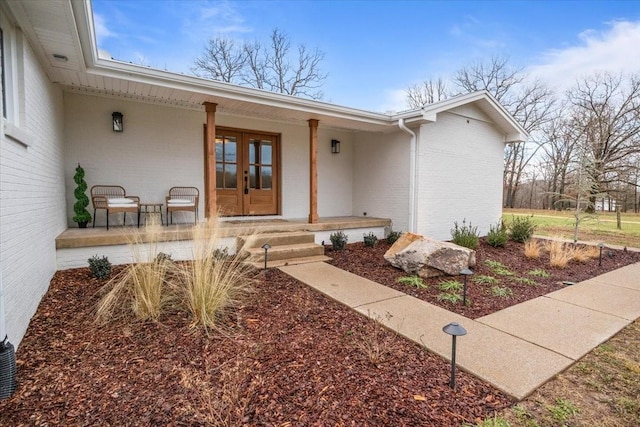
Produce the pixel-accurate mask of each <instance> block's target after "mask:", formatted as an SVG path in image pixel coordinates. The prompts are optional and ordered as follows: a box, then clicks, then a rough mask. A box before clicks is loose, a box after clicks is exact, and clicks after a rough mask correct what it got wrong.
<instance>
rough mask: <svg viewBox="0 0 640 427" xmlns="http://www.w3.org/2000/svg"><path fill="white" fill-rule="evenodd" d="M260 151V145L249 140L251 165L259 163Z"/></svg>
mask: <svg viewBox="0 0 640 427" xmlns="http://www.w3.org/2000/svg"><path fill="white" fill-rule="evenodd" d="M259 149H260V143H259V142H258V141H256V140H255V139H250V140H249V163H257V162H258V150H259Z"/></svg>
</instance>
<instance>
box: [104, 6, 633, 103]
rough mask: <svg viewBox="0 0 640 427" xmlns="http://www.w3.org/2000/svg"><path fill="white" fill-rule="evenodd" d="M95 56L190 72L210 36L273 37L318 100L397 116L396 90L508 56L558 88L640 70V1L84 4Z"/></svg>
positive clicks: (398, 99)
mask: <svg viewBox="0 0 640 427" xmlns="http://www.w3.org/2000/svg"><path fill="white" fill-rule="evenodd" d="M92 4H93V10H94V21H95V27H96V36H97V39H98V47H99V49H101V50H104V51H106V52H108V54H109V55H110V56H112V57H113V58H115V59H118V60H123V61H131V62H135V63H142V64H145V65H148V66H151V67H154V68H159V69H166V70H168V71H174V72H183V73H190V67H191V66H192V64H193V61H194V59H195V58H196V57H198V56H199V55H201V53H202V51H203V49H204V46H205V44H206V43H207V40H208V39H209V38H212V37H215V36H217V35H224V36H225V37H232V38H237V39H238V40H243V39H246V40H255V39H257V40H262V41H267V39H268V37H269V34H270V32H271V30H272V29H273V28H276V27H277V28H279V29H281V30H283V31H284V32H285V33H287V34H288V35H289V36H290V39H291V41H292V44H293V45H297V44H304V45H306V46H307V47H309V48H315V47H317V48H319V49H320V50H322V51H323V52H324V53H325V60H324V61H323V63H322V69H323V71H325V72H327V73H328V74H329V76H328V78H327V79H326V81H325V83H324V85H323V88H322V90H323V92H324V100H325V101H328V102H332V103H336V104H340V105H345V106H348V107H354V108H362V109H365V110H372V111H388V110H396V111H398V110H402V109H404V108H405V104H404V91H405V90H406V88H408V87H409V86H411V85H413V84H416V83H419V82H421V81H423V80H425V79H428V78H432V77H438V76H442V77H445V78H446V77H447V76H449V75H450V74H452V73H453V72H455V70H457V69H459V68H460V67H461V66H464V65H467V64H470V63H472V62H475V61H481V60H483V59H489V58H490V57H491V56H492V55H501V56H509V57H510V63H512V64H513V65H517V66H521V67H524V68H525V69H526V70H527V72H529V73H530V74H531V75H534V76H537V77H540V78H543V79H546V80H547V81H548V82H549V83H550V84H551V85H553V86H554V87H556V88H558V89H559V90H562V89H566V88H567V87H568V86H570V85H571V84H572V83H573V82H574V81H575V79H576V78H578V77H579V76H581V75H584V74H589V73H592V72H594V71H612V72H633V71H635V72H640V1H637V0H636V1H631V0H629V1H505V2H502V1H268V0H262V1H201V0H155V1H150V0H145V1H138V0H126V1H125V0H93V2H92Z"/></svg>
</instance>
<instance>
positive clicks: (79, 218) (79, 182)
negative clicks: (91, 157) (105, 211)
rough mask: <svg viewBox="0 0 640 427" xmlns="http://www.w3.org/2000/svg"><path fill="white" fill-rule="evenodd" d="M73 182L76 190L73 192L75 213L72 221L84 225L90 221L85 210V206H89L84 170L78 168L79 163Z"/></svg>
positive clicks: (88, 214) (89, 216)
mask: <svg viewBox="0 0 640 427" xmlns="http://www.w3.org/2000/svg"><path fill="white" fill-rule="evenodd" d="M73 181H74V182H75V183H76V189H75V190H73V195H74V196H75V198H76V203H75V204H74V205H73V212H74V213H75V216H74V217H73V220H74V221H75V222H77V223H78V224H80V223H82V224H84V225H86V223H88V222H89V221H91V214H90V213H89V211H88V210H87V206H89V198H88V197H87V195H86V193H85V192H86V191H87V183H86V181H85V180H84V169H82V167H80V163H78V167H77V168H76V174H75V175H74V176H73Z"/></svg>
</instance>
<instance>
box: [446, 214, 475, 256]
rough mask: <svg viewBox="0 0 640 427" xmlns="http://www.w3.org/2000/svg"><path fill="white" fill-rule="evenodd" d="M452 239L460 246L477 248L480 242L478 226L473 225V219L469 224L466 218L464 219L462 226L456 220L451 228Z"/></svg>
mask: <svg viewBox="0 0 640 427" xmlns="http://www.w3.org/2000/svg"><path fill="white" fill-rule="evenodd" d="M451 241H452V242H453V243H455V244H456V245H458V246H464V247H465V248H469V249H473V250H475V249H476V248H477V247H478V244H479V243H480V236H479V235H478V227H474V226H472V225H471V221H469V225H467V223H466V220H464V219H463V220H462V225H461V226H459V225H458V222H457V221H455V222H454V223H453V228H452V229H451Z"/></svg>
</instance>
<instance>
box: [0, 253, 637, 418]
mask: <svg viewBox="0 0 640 427" xmlns="http://www.w3.org/2000/svg"><path fill="white" fill-rule="evenodd" d="M387 248H388V245H386V243H385V242H379V245H378V246H377V247H375V248H365V247H363V245H362V244H352V245H348V247H347V249H346V250H345V251H344V252H341V253H339V254H333V255H334V261H333V263H334V264H335V265H338V266H340V267H342V268H345V269H348V270H350V271H353V272H355V273H357V274H360V275H363V276H365V277H369V278H370V279H372V280H376V281H378V282H380V283H383V284H386V285H387V286H391V287H394V288H399V289H401V290H402V291H404V292H407V293H410V294H412V295H414V296H416V297H418V298H423V299H427V300H429V301H430V302H432V303H434V304H438V305H442V306H444V307H445V308H447V309H450V310H452V311H456V312H459V313H461V314H464V315H466V316H469V317H477V316H481V315H484V314H487V313H489V312H492V311H495V310H496V309H500V307H503V306H506V305H511V304H514V303H516V302H519V301H521V300H524V299H528V298H532V297H534V296H537V295H538V294H544V293H546V292H548V291H549V290H554V289H558V288H559V287H561V286H563V285H559V284H558V282H560V281H562V280H572V281H580V280H584V279H586V278H588V277H592V276H594V275H597V274H600V273H602V272H605V271H609V270H612V269H614V268H617V267H619V266H621V265H623V264H629V263H632V262H636V261H638V260H639V258H638V255H637V254H630V253H624V252H612V254H611V256H609V255H607V256H606V257H605V258H604V259H603V265H602V267H598V266H597V260H596V261H595V263H596V264H595V266H594V265H593V263H589V264H587V265H572V266H571V267H569V268H567V269H566V270H563V271H556V270H553V269H550V268H548V267H547V266H546V264H544V261H543V260H542V261H523V259H522V258H523V257H520V255H519V254H520V253H521V246H520V245H517V244H509V246H508V247H507V248H506V249H499V250H497V251H498V252H494V249H493V248H490V247H487V246H486V245H484V244H483V245H482V247H481V248H480V249H479V250H478V267H477V268H476V270H475V271H476V274H488V272H487V271H485V270H483V260H485V259H493V260H499V261H501V262H503V263H504V264H506V265H508V266H509V268H511V269H514V271H518V275H521V274H523V273H521V272H520V271H521V270H516V268H521V269H524V270H527V271H528V270H530V269H533V268H545V269H546V270H547V271H549V272H550V273H552V277H551V278H549V279H548V280H538V279H536V281H538V282H539V284H538V285H526V286H524V287H522V289H520V287H518V285H519V284H517V283H511V282H509V281H505V282H502V283H504V284H505V285H506V284H508V285H509V286H510V287H513V289H514V296H513V297H512V298H508V299H506V298H496V297H491V298H486V292H485V290H484V289H483V288H482V287H481V286H477V285H475V284H474V285H471V286H470V287H469V298H470V300H471V301H472V304H471V306H469V307H462V306H461V304H457V305H454V306H451V305H447V304H442V303H441V302H440V301H438V300H437V297H436V298H435V299H434V297H433V295H432V294H433V289H432V288H435V287H436V286H435V284H434V285H433V286H430V289H428V290H418V289H415V288H409V287H407V286H406V285H398V284H397V283H396V282H395V280H396V278H397V277H399V276H401V275H404V274H401V273H399V272H398V271H397V270H396V269H394V268H393V267H390V266H388V265H386V263H385V262H384V261H383V260H382V254H383V253H384V252H385V251H386V249H387ZM328 254H329V255H332V254H331V253H330V251H328ZM538 263H540V264H538ZM104 284H105V282H104V281H101V280H98V279H94V278H91V277H90V275H89V270H88V269H74V270H66V271H60V272H57V273H56V274H55V276H54V278H53V280H52V281H51V286H50V288H49V291H48V292H47V294H46V295H45V297H44V299H43V300H42V302H41V304H40V306H39V308H38V311H37V313H36V315H35V316H34V317H33V319H32V321H31V324H30V326H29V329H28V331H27V334H26V336H25V337H24V339H23V340H22V343H21V344H20V347H19V349H18V352H17V359H18V388H17V390H16V392H15V393H14V395H13V396H12V397H11V398H10V399H6V400H4V401H0V425H11V426H21V425H34V426H36V425H37V426H44V425H48V426H49V425H65V426H69V425H74V426H75V425H78V426H79V425H83V426H84V425H91V426H96V425H97V426H102V425H114V426H115V425H117V426H125V425H126V426H141V425H166V426H200V425H223V426H224V425H227V426H240V425H247V426H283V427H286V426H307V425H310V426H325V425H335V426H390V425H393V426H425V425H428V426H430V425H433V426H460V425H462V424H464V423H465V422H468V423H475V422H478V421H479V420H481V419H483V418H485V417H486V416H491V415H492V414H493V413H494V411H496V410H500V409H502V408H504V407H506V406H508V405H510V404H512V403H513V402H512V401H511V400H510V399H509V398H508V397H507V396H505V395H504V394H503V393H501V392H500V391H498V390H496V389H495V388H493V387H492V386H490V385H488V384H486V383H484V382H482V381H480V380H479V379H477V378H475V377H473V376H471V375H469V374H467V373H465V372H461V371H458V372H457V377H456V386H457V388H456V390H452V389H451V388H450V387H449V368H450V365H449V363H448V362H447V361H445V360H444V359H442V358H440V357H439V356H435V355H433V354H431V353H429V352H428V351H426V350H424V349H423V348H421V347H420V346H418V345H416V344H414V343H412V342H409V341H407V340H405V339H403V338H401V337H398V336H396V335H395V334H394V333H392V332H390V331H388V330H386V329H383V328H381V327H380V326H378V325H377V324H375V323H374V322H372V321H370V320H368V319H366V318H364V317H362V316H361V315H359V314H357V313H355V312H353V311H350V310H349V309H348V308H346V307H344V306H342V305H340V304H338V303H336V302H334V301H332V300H330V299H328V298H326V297H325V296H323V295H321V294H319V293H317V292H315V291H313V290H312V289H310V288H308V287H306V286H305V285H302V284H301V283H299V282H297V281H296V280H294V279H292V278H291V277H289V276H287V275H285V274H284V273H282V272H280V271H278V270H272V271H270V272H269V274H268V276H267V277H266V278H264V277H259V278H258V282H257V286H256V289H255V292H254V293H253V294H252V296H251V298H250V300H248V301H246V302H245V304H244V305H243V306H242V307H240V309H239V310H237V311H235V312H233V313H231V314H229V315H228V316H227V317H225V319H224V321H223V322H221V326H222V331H217V332H212V333H209V334H207V333H206V332H205V331H203V330H202V329H201V328H196V327H193V325H191V320H190V319H189V318H188V317H187V316H186V315H185V314H183V313H180V312H170V313H167V314H165V315H164V316H163V317H162V318H161V319H160V321H159V322H136V321H132V320H128V321H127V320H124V319H122V320H118V321H115V322H113V323H111V324H109V325H107V326H98V325H96V324H95V323H94V321H93V320H94V309H95V305H96V303H97V301H98V299H99V295H100V289H101V287H102V286H103V285H104ZM430 295H431V296H430Z"/></svg>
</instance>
